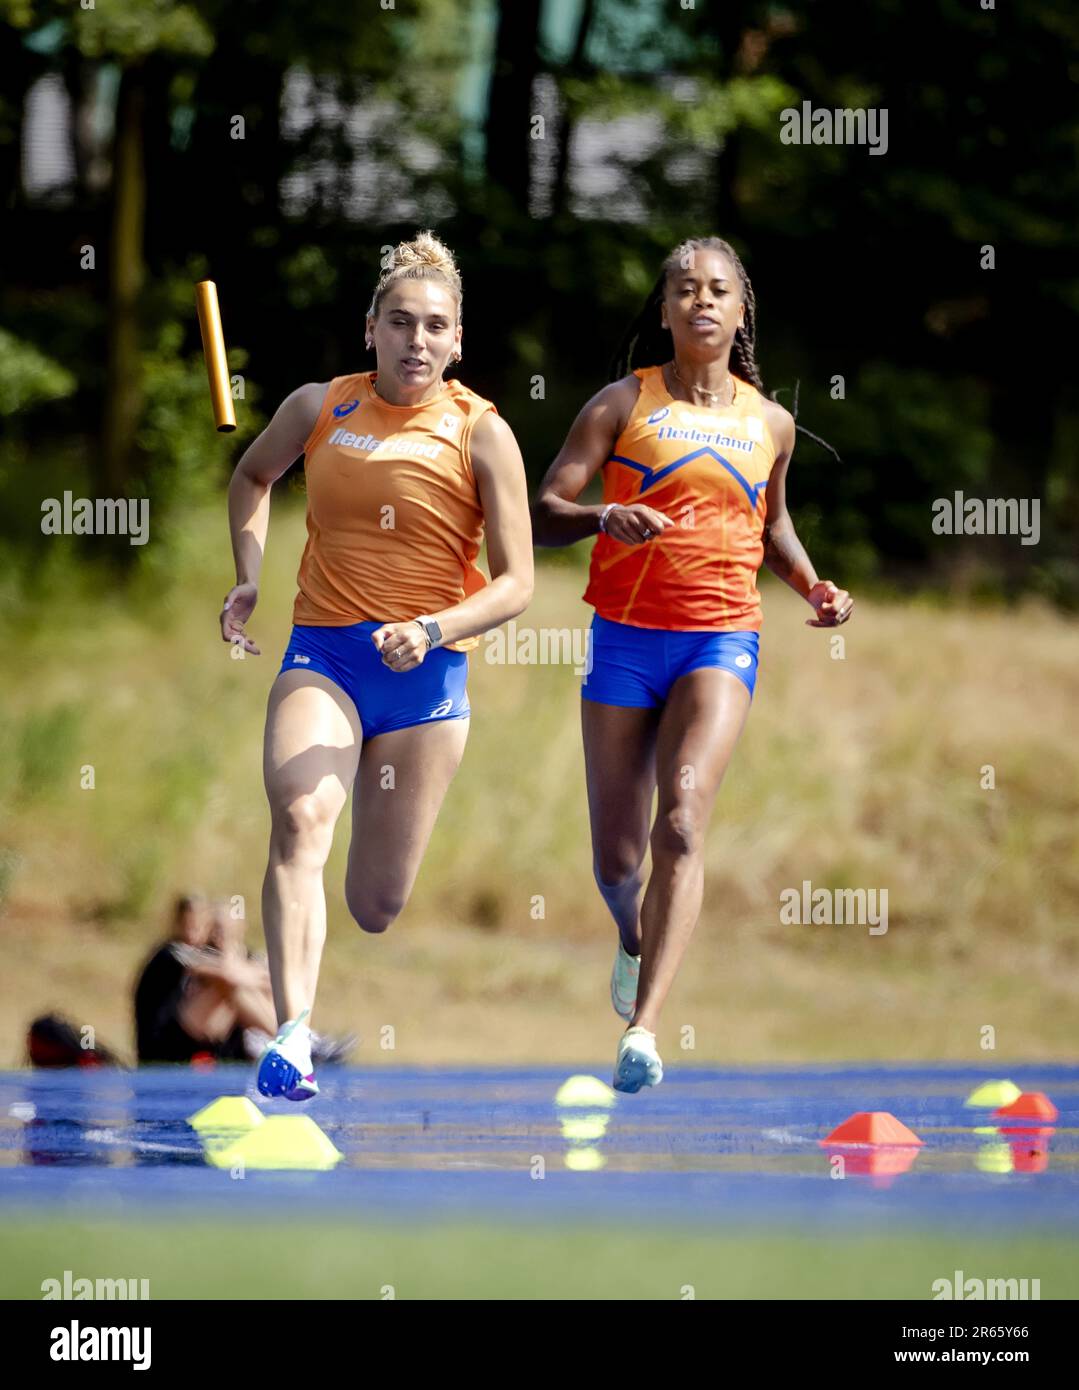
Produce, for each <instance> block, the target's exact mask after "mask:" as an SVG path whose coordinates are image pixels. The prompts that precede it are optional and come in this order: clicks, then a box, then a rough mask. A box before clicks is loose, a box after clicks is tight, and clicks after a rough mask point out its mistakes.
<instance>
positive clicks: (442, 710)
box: [431, 700, 453, 719]
mask: <svg viewBox="0 0 1079 1390" xmlns="http://www.w3.org/2000/svg"><path fill="white" fill-rule="evenodd" d="M451 709H453V701H452V700H443V701H442V703H441V704H440V705H436V706H435V707H434V709H433V710H432V711H431V718H432V719H438V718H439V717H440V716H442V715H443V714H449V712H450V710H451Z"/></svg>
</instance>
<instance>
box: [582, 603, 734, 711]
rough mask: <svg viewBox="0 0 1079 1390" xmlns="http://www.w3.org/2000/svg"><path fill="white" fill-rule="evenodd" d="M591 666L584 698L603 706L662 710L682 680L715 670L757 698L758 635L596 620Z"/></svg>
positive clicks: (590, 643)
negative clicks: (726, 673)
mask: <svg viewBox="0 0 1079 1390" xmlns="http://www.w3.org/2000/svg"><path fill="white" fill-rule="evenodd" d="M589 646H590V655H591V666H590V669H589V671H588V674H587V675H586V676H585V678H584V681H583V682H582V684H581V695H582V696H583V698H584V699H586V700H594V701H595V702H596V703H597V704H601V705H625V706H629V707H632V708H634V709H652V708H654V707H655V706H656V705H662V704H663V703H664V702H665V701H666V699H667V696H668V695H669V694H670V690H671V686H672V685H673V684H674V683H675V681H676V680H677V679H678V677H679V676H684V675H685V674H686V673H687V672H688V671H697V670H700V669H701V668H702V667H706V666H707V667H716V668H718V669H719V670H721V671H730V673H731V675H733V676H737V677H738V679H739V680H740V681H742V682H743V684H744V685H745V687H746V689H747V690H748V691H749V695H750V698H751V699H752V697H753V689H754V687H755V685H756V684H757V652H758V648H759V646H760V635H759V634H758V633H756V632H688V631H681V632H672V631H669V630H668V629H666V628H658V627H631V626H630V625H629V624H628V623H615V622H612V621H611V620H610V619H609V618H601V617H600V615H599V614H598V613H597V614H596V615H595V617H594V618H593V619H592V629H591V633H590V636H589Z"/></svg>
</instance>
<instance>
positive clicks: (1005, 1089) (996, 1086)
mask: <svg viewBox="0 0 1079 1390" xmlns="http://www.w3.org/2000/svg"><path fill="white" fill-rule="evenodd" d="M1021 1094H1022V1092H1021V1091H1020V1090H1019V1087H1018V1086H1017V1085H1016V1084H1015V1082H1014V1081H983V1082H982V1084H981V1085H980V1086H976V1087H975V1088H974V1090H973V1091H971V1093H970V1095H969V1096H967V1098H966V1100H965V1101H964V1102H963V1104H964V1105H965V1106H967V1107H968V1108H970V1109H972V1110H999V1109H1000V1107H1001V1106H1002V1105H1011V1103H1012V1101H1013V1100H1018V1099H1019V1097H1020V1095H1021Z"/></svg>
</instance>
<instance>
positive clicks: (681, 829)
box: [652, 805, 704, 859]
mask: <svg viewBox="0 0 1079 1390" xmlns="http://www.w3.org/2000/svg"><path fill="white" fill-rule="evenodd" d="M703 844H704V821H703V818H702V817H701V815H700V814H699V812H698V811H696V810H695V809H694V808H693V807H692V806H686V805H678V806H672V807H671V809H670V810H669V811H665V812H663V813H661V814H660V815H659V816H657V817H656V823H655V825H654V826H653V827H652V857H653V859H656V858H667V859H686V858H689V857H690V856H691V855H695V854H699V853H700V852H701V848H702V846H703Z"/></svg>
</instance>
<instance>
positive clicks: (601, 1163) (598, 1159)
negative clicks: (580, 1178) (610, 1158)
mask: <svg viewBox="0 0 1079 1390" xmlns="http://www.w3.org/2000/svg"><path fill="white" fill-rule="evenodd" d="M565 1163H566V1167H567V1168H569V1169H570V1170H571V1171H572V1172H574V1173H595V1172H597V1171H598V1169H600V1168H603V1167H605V1166H606V1163H607V1160H606V1159H605V1158H604V1157H603V1155H602V1154H601V1153H600V1151H599V1149H570V1151H569V1153H568V1154H566V1159H565Z"/></svg>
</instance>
